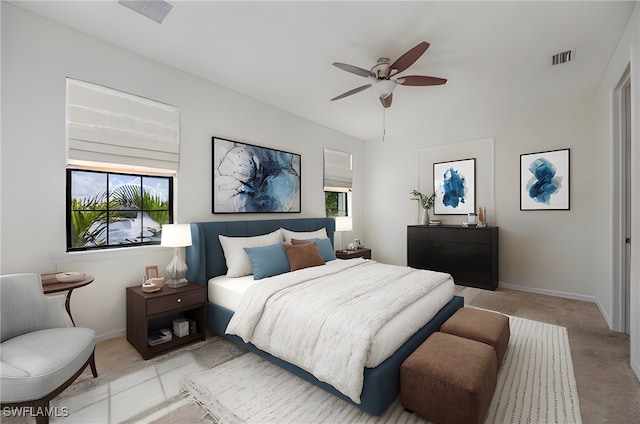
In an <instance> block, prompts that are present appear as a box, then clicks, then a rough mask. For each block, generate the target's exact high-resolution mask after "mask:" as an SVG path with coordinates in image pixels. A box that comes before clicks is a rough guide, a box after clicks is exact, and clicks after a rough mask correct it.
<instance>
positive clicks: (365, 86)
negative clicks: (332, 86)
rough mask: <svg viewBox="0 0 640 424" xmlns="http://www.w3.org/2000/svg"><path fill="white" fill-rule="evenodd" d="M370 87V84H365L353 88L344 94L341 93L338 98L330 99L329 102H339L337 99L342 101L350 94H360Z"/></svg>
mask: <svg viewBox="0 0 640 424" xmlns="http://www.w3.org/2000/svg"><path fill="white" fill-rule="evenodd" d="M369 87H371V84H365V85H361V86H360V87H357V88H354V89H353V90H349V91H347V92H346V93H342V94H340V95H339V96H336V97H334V98H333V99H331V101H334V100H339V99H343V98H345V97H347V96H350V95H352V94H356V93H359V92H361V91H362V90H366V89H367V88H369Z"/></svg>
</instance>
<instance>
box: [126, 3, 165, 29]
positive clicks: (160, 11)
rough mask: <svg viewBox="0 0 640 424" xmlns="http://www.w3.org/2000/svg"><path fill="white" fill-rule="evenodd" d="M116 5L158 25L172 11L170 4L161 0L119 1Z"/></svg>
mask: <svg viewBox="0 0 640 424" xmlns="http://www.w3.org/2000/svg"><path fill="white" fill-rule="evenodd" d="M118 3H120V4H121V5H123V6H127V7H128V8H129V9H131V10H133V11H135V12H138V13H140V14H141V15H143V16H146V17H147V18H149V19H151V20H153V21H156V22H157V23H159V24H161V23H162V21H164V18H166V17H167V15H168V14H169V12H171V9H173V5H172V4H171V3H169V2H167V1H163V0H120V1H119V2H118Z"/></svg>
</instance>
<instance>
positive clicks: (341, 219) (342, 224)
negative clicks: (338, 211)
mask: <svg viewBox="0 0 640 424" xmlns="http://www.w3.org/2000/svg"><path fill="white" fill-rule="evenodd" d="M352 229H353V222H352V220H351V217H350V216H336V232H340V233H342V234H340V238H341V240H340V241H341V247H342V251H343V252H344V251H345V250H346V249H345V248H344V233H345V231H351V230H352Z"/></svg>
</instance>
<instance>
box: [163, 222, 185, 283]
mask: <svg viewBox="0 0 640 424" xmlns="http://www.w3.org/2000/svg"><path fill="white" fill-rule="evenodd" d="M160 246H164V247H173V260H172V261H171V262H169V265H167V277H168V281H167V284H166V285H167V286H168V287H171V288H174V289H175V288H178V287H182V286H186V285H187V284H189V282H188V281H187V279H186V278H185V275H187V264H186V263H184V261H183V260H182V259H180V252H179V251H178V248H180V247H185V246H191V225H189V224H165V225H163V226H162V238H161V241H160Z"/></svg>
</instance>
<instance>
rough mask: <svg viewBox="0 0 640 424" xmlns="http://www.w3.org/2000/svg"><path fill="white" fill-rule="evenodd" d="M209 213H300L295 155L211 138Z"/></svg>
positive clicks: (299, 193) (297, 159)
mask: <svg viewBox="0 0 640 424" xmlns="http://www.w3.org/2000/svg"><path fill="white" fill-rule="evenodd" d="M212 144H213V213H274V212H295V213H299V212H301V192H300V187H301V170H300V165H301V157H300V155H299V154H295V153H288V152H283V151H281V150H275V149H269V148H266V147H260V146H254V145H251V144H246V143H240V142H237V141H231V140H225V139H222V138H217V137H213V139H212Z"/></svg>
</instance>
